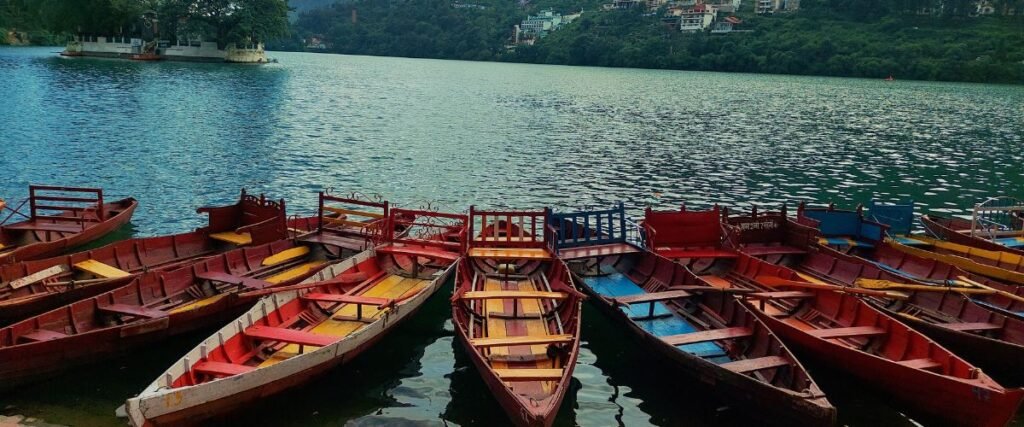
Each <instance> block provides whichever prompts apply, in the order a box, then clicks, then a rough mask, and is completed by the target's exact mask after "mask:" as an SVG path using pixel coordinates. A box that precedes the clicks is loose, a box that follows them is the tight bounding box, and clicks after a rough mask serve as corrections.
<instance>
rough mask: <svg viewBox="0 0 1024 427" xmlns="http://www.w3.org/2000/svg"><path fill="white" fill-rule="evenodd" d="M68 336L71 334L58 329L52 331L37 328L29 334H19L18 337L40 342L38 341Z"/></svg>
mask: <svg viewBox="0 0 1024 427" xmlns="http://www.w3.org/2000/svg"><path fill="white" fill-rule="evenodd" d="M67 336H69V335H68V334H64V333H60V332H57V331H51V330H49V329H36V330H34V331H32V332H29V333H27V334H22V335H20V336H18V338H21V339H22V340H25V341H31V342H38V341H50V340H55V339H59V338H64V337H67Z"/></svg>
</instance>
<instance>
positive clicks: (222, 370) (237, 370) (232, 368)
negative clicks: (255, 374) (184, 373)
mask: <svg viewBox="0 0 1024 427" xmlns="http://www.w3.org/2000/svg"><path fill="white" fill-rule="evenodd" d="M253 369H256V368H254V367H252V366H247V365H239V364H237V363H226V362H211V361H205V362H199V363H196V364H195V365H193V366H192V370H193V371H195V372H199V373H201V374H207V375H216V376H220V377H230V376H232V375H238V374H244V373H246V372H249V371H251V370H253Z"/></svg>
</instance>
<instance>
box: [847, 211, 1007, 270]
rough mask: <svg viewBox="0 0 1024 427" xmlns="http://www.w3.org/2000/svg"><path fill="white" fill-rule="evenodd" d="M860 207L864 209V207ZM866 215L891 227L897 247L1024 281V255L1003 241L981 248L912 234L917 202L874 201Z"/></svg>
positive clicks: (890, 243) (888, 233)
mask: <svg viewBox="0 0 1024 427" xmlns="http://www.w3.org/2000/svg"><path fill="white" fill-rule="evenodd" d="M857 211H858V212H862V210H861V207H858V208H857ZM864 216H865V217H866V218H867V219H870V220H872V221H875V222H878V223H881V224H884V225H885V226H887V227H888V229H887V231H886V237H887V239H886V244H887V245H888V246H891V247H892V248H893V249H896V250H898V251H900V252H905V253H908V254H911V255H914V256H917V257H921V258H927V259H932V260H936V261H940V262H942V263H945V264H951V265H955V266H957V267H959V268H961V269H963V270H966V271H969V272H972V273H977V274H982V275H985V276H987V277H991V278H994V279H997V280H1001V281H1003V282H1006V283H1011V284H1014V285H1024V255H1020V254H1017V253H1013V252H1011V251H1009V250H1007V248H1006V247H1004V246H1002V245H999V247H998V248H995V250H990V249H981V248H977V247H973V246H968V245H963V244H960V243H954V242H950V241H945V240H941V239H936V238H934V237H931V236H927V235H923V234H911V230H912V228H913V218H914V204H913V202H907V203H900V204H895V203H891V204H879V203H875V202H874V201H872V202H871V203H870V204H869V205H868V211H867V213H865V214H864Z"/></svg>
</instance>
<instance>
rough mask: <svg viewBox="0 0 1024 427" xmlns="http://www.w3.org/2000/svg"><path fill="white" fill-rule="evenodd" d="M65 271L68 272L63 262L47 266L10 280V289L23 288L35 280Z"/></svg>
mask: <svg viewBox="0 0 1024 427" xmlns="http://www.w3.org/2000/svg"><path fill="white" fill-rule="evenodd" d="M67 272H68V268H67V267H65V266H64V265H63V264H61V265H55V266H52V267H49V268H46V269H43V270H39V271H37V272H35V273H32V274H29V275H28V276H25V277H22V278H19V279H15V280H11V281H10V283H9V285H10V287H11V289H19V288H23V287H25V286H28V285H31V284H33V283H37V282H40V281H43V280H46V279H49V278H51V277H53V276H56V275H59V274H61V273H67Z"/></svg>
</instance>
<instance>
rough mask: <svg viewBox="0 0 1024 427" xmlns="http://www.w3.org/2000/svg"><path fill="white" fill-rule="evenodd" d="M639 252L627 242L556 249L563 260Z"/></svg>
mask: <svg viewBox="0 0 1024 427" xmlns="http://www.w3.org/2000/svg"><path fill="white" fill-rule="evenodd" d="M637 252H640V249H639V248H637V247H636V246H633V245H630V244H628V243H612V244H605V245H596V246H580V247H575V248H560V249H558V257H559V258H561V259H564V260H572V259H581V258H594V257H603V256H609V255H622V254H631V253H637Z"/></svg>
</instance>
